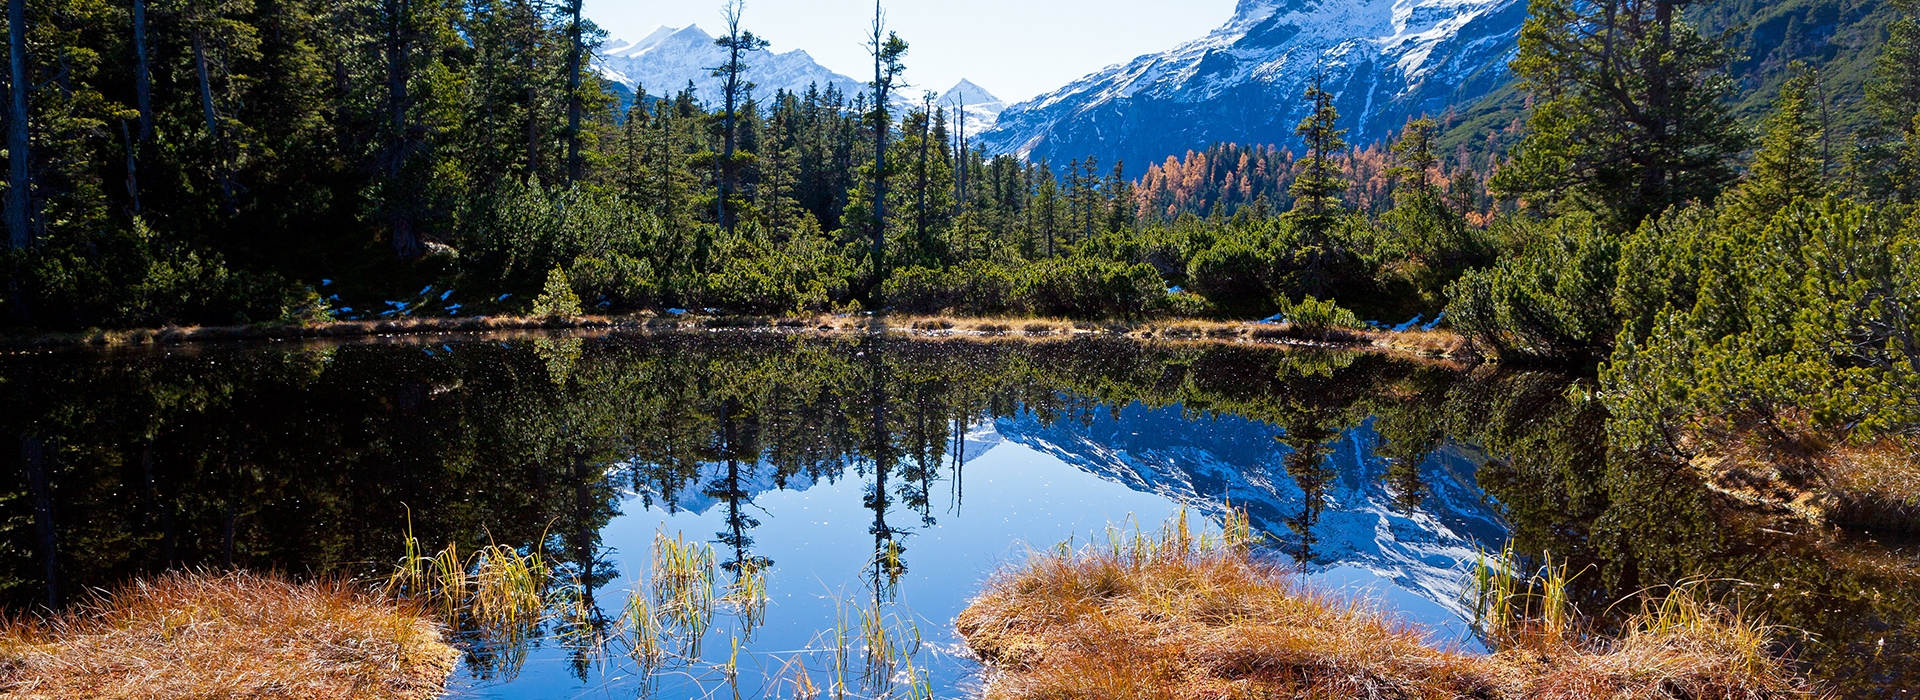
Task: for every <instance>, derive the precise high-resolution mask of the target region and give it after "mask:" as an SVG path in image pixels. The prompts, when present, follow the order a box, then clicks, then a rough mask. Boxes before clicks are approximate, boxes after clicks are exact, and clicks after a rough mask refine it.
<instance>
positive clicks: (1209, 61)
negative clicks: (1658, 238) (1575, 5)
mask: <svg viewBox="0 0 1920 700" xmlns="http://www.w3.org/2000/svg"><path fill="white" fill-rule="evenodd" d="M1525 17H1526V3H1525V2H1522V0H1358V1H1357V2H1330V1H1328V0H1242V2H1241V3H1240V4H1239V5H1238V7H1237V8H1236V10H1235V13H1234V16H1233V18H1231V19H1230V20H1229V21H1228V22H1227V23H1226V24H1224V25H1223V26H1221V27H1220V28H1218V29H1215V30H1214V31H1212V32H1211V33H1209V34H1208V35H1206V36H1205V37H1202V38H1199V39H1196V40H1193V41H1190V42H1187V43H1185V44H1182V45H1180V46H1177V47H1175V48H1173V49H1170V50H1168V51H1165V52H1160V53H1154V54H1147V55H1144V56H1141V57H1139V58H1135V59H1133V60H1132V61H1129V62H1126V63H1122V64H1116V65H1114V66H1109V67H1108V68H1105V69H1102V70H1101V71H1099V72H1096V73H1094V74H1092V75H1090V76H1088V77H1085V78H1082V79H1080V80H1078V81H1075V82H1073V83H1071V84H1069V85H1067V86H1066V87H1063V88H1061V89H1060V90H1057V91H1055V92H1052V93H1048V94H1046V95H1041V96H1039V97H1036V98H1034V99H1033V100H1029V101H1027V102H1024V103H1021V104H1018V105H1014V106H1012V107H1009V108H1008V109H1007V111H1006V112H1005V113H1003V114H1002V115H1001V119H1000V122H999V124H998V125H997V126H996V127H995V128H994V129H993V130H992V131H990V132H988V133H987V134H984V135H983V136H982V139H981V141H982V143H983V145H985V146H986V147H987V148H988V149H989V150H993V151H998V152H1004V153H1012V154H1015V155H1020V156H1024V157H1027V158H1030V159H1033V160H1048V161H1054V162H1059V161H1064V160H1066V159H1068V158H1079V157H1082V156H1084V155H1086V154H1090V153H1091V154H1099V155H1103V156H1104V157H1106V158H1108V159H1109V160H1110V161H1111V160H1112V159H1120V160H1123V161H1125V162H1126V163H1127V164H1128V166H1129V168H1128V170H1129V173H1130V174H1136V175H1137V174H1138V173H1139V172H1142V171H1144V170H1145V168H1146V166H1148V165H1150V164H1154V163H1158V162H1160V161H1162V160H1164V159H1165V158H1167V157H1170V156H1177V155H1180V154H1183V153H1185V152H1186V151H1188V150H1191V149H1198V148H1204V147H1206V146H1207V145H1209V144H1212V143H1222V142H1228V143H1245V144H1255V143H1257V144H1276V145H1292V144H1294V143H1295V142H1296V141H1297V138H1296V137H1295V135H1294V128H1295V126H1296V125H1297V124H1298V123H1299V121H1300V119H1302V118H1304V117H1305V115H1306V112H1307V105H1306V102H1305V100H1304V97H1303V96H1304V93H1305V90H1306V86H1307V84H1308V81H1309V80H1310V79H1311V78H1312V77H1313V76H1314V75H1316V74H1319V75H1324V77H1325V78H1326V84H1327V87H1328V91H1329V92H1332V93H1333V94H1334V95H1335V105H1336V106H1337V107H1338V108H1339V109H1340V110H1341V113H1342V114H1343V115H1345V117H1344V118H1343V120H1342V124H1341V126H1342V127H1344V128H1347V129H1348V130H1349V137H1350V139H1351V140H1353V141H1355V142H1368V141H1373V140H1378V139H1381V138H1384V137H1385V136H1386V135H1387V134H1389V133H1391V132H1392V131H1393V130H1395V129H1397V128H1398V127H1399V126H1400V125H1402V124H1404V123H1405V122H1406V121H1407V120H1408V119H1410V118H1413V117H1417V116H1420V115H1421V114H1435V115H1438V113H1440V112H1441V111H1443V110H1445V109H1446V108H1447V107H1448V106H1450V105H1454V104H1463V103H1470V102H1473V101H1476V100H1478V99H1480V98H1481V97H1484V96H1485V95H1487V94H1490V93H1492V92H1493V91H1495V90H1497V89H1498V88H1500V87H1502V86H1504V85H1506V84H1507V83H1508V82H1509V81H1510V77H1511V76H1510V74H1509V73H1508V72H1507V69H1506V64H1507V62H1508V61H1509V60H1510V58H1511V56H1512V54H1513V51H1514V46H1515V45H1516V43H1517V37H1518V32H1519V29H1520V26H1521V24H1522V23H1523V22H1524V20H1525Z"/></svg>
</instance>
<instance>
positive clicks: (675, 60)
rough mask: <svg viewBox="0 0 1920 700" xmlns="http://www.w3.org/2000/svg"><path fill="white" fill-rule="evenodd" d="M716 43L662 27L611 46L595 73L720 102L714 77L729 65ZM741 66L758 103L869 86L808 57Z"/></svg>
mask: <svg viewBox="0 0 1920 700" xmlns="http://www.w3.org/2000/svg"><path fill="white" fill-rule="evenodd" d="M713 41H714V38H713V35H711V34H708V33H706V31H704V30H702V29H700V27H699V26H698V25H695V26H690V27H687V28H685V29H674V28H671V27H661V28H660V29H658V30H655V31H654V32H653V33H652V34H649V35H647V37H646V38H644V39H641V40H639V41H635V42H627V41H618V40H615V41H610V42H608V43H607V45H606V46H605V47H604V48H602V49H601V51H600V55H599V57H598V58H597V59H596V60H595V68H597V69H599V71H600V74H601V75H604V76H606V78H607V79H608V80H611V81H613V82H616V83H620V84H622V85H626V86H627V87H630V88H635V89H636V90H638V89H640V88H644V89H645V90H646V91H647V93H648V94H651V95H654V96H656V97H657V96H662V95H672V94H675V93H678V92H679V91H680V90H682V89H684V88H685V87H686V86H687V84H688V83H689V82H691V83H693V85H694V87H695V88H696V90H697V95H698V96H699V98H700V99H702V100H705V101H708V102H713V101H715V100H717V99H719V98H720V88H721V85H722V81H721V79H720V78H717V77H714V75H713V71H714V69H715V68H716V67H718V66H720V65H723V64H725V63H726V62H727V51H726V49H723V48H721V47H720V46H718V45H716V44H714V43H713ZM743 62H745V63H746V64H747V68H748V69H747V73H746V77H747V80H748V81H749V82H751V83H753V84H754V86H755V87H754V95H756V96H757V97H758V98H759V99H768V98H771V97H772V96H773V93H774V92H775V91H777V90H785V91H787V92H791V93H801V94H804V93H805V92H806V91H807V90H808V89H809V88H812V87H818V88H819V89H820V90H823V91H824V90H826V89H827V87H828V86H829V85H831V86H833V87H834V88H836V89H838V90H839V91H840V92H841V93H843V94H846V95H847V96H848V99H852V96H853V95H854V94H856V93H858V92H860V91H862V90H865V89H866V83H864V82H862V81H859V80H856V79H854V78H850V77H847V76H845V75H841V74H839V73H835V72H833V71H831V70H828V69H827V68H826V67H825V66H822V65H820V64H819V63H818V62H816V61H814V60H813V57H812V56H810V55H808V54H807V52H805V51H799V50H795V51H788V52H786V53H775V52H773V51H771V50H761V51H755V52H753V53H751V54H749V55H748V56H746V57H745V58H744V59H743Z"/></svg>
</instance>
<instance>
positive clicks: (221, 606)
mask: <svg viewBox="0 0 1920 700" xmlns="http://www.w3.org/2000/svg"><path fill="white" fill-rule="evenodd" d="M457 658H458V654H457V652H455V651H454V650H453V648H452V647H449V646H447V645H446V643H445V642H444V641H443V640H442V638H441V632H440V630H439V628H437V627H436V626H435V625H434V624H432V623H430V622H428V621H426V620H425V619H423V618H422V617H421V616H420V615H419V614H418V613H417V612H416V611H414V610H411V609H408V608H405V607H401V606H397V605H395V604H394V603H392V602H389V601H387V600H384V599H380V598H376V597H373V596H371V595H369V594H366V593H363V592H361V591H358V590H356V589H354V588H352V587H351V586H348V585H346V584H338V583H314V584H295V583H290V582H288V581H285V580H282V579H279V578H273V577H265V576H255V575H249V574H227V575H209V574H168V575H165V576H162V577H160V578H158V579H155V580H152V581H145V582H140V583H135V584H132V585H130V586H128V587H126V588H125V589H123V590H121V591H119V592H117V593H114V594H112V595H110V596H106V597H103V598H100V599H97V600H94V601H91V602H89V603H87V604H84V605H80V606H76V607H75V608H73V609H71V610H68V611H65V612H63V613H61V614H59V615H57V616H54V617H50V618H45V619H36V620H18V621H12V622H9V623H7V625H6V626H5V628H4V629H0V696H4V697H7V698H19V699H21V700H42V699H44V700H56V699H58V700H69V699H74V698H143V699H152V700H175V699H178V700H186V699H188V698H194V699H198V698H288V699H293V698H298V699H300V700H428V699H430V698H437V697H439V696H440V695H442V694H443V692H444V690H445V683H446V679H447V677H448V676H449V675H450V674H451V673H452V671H453V668H454V662H455V661H456V660H457Z"/></svg>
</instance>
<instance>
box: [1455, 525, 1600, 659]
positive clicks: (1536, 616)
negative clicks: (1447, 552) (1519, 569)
mask: <svg viewBox="0 0 1920 700" xmlns="http://www.w3.org/2000/svg"><path fill="white" fill-rule="evenodd" d="M1515 559H1516V557H1515V554H1514V549H1513V543H1512V542H1508V543H1507V545H1506V547H1505V548H1504V549H1502V550H1501V552H1500V554H1499V555H1497V557H1490V556H1489V555H1488V554H1487V553H1486V552H1485V551H1484V550H1483V551H1481V552H1479V553H1478V554H1477V555H1476V557H1475V562H1474V567H1473V570H1472V574H1471V576H1472V579H1471V580H1470V581H1469V586H1468V595H1469V597H1470V598H1471V600H1472V602H1473V604H1474V606H1473V607H1474V621H1473V628H1474V629H1476V630H1479V631H1480V632H1481V634H1482V635H1483V636H1484V637H1486V639H1487V640H1488V641H1490V642H1491V643H1493V644H1495V645H1513V644H1518V643H1521V642H1524V641H1528V640H1529V639H1533V640H1534V641H1543V642H1549V643H1561V642H1565V641H1568V640H1571V639H1573V638H1574V636H1576V635H1577V634H1578V632H1579V630H1577V629H1576V626H1577V625H1576V621H1577V619H1578V614H1579V613H1578V611H1577V610H1576V609H1575V608H1574V606H1573V603H1572V599H1571V597H1570V596H1569V594H1568V589H1569V587H1570V586H1571V585H1572V584H1573V582H1574V580H1575V579H1578V578H1579V576H1580V574H1577V573H1570V572H1569V568H1568V567H1569V565H1568V564H1567V563H1566V562H1564V561H1563V562H1561V563H1560V564H1559V565H1557V566H1556V565H1555V564H1554V560H1553V553H1551V552H1548V553H1546V555H1545V557H1544V559H1545V562H1544V564H1543V565H1542V566H1541V567H1540V569H1539V570H1538V571H1537V572H1536V573H1534V574H1531V575H1527V576H1520V575H1518V574H1515V573H1513V572H1512V571H1511V570H1510V567H1511V566H1512V562H1513V561H1515Z"/></svg>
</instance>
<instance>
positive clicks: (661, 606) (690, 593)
mask: <svg viewBox="0 0 1920 700" xmlns="http://www.w3.org/2000/svg"><path fill="white" fill-rule="evenodd" d="M714 568H715V567H714V554H713V547H711V546H708V545H705V544H701V543H698V542H688V541H687V539H686V535H685V534H676V535H674V536H673V537H668V536H667V535H666V533H664V532H663V533H660V534H659V535H657V536H655V537H654V539H653V570H652V593H653V604H654V610H656V611H657V612H658V613H659V616H660V620H661V622H662V623H664V625H665V626H666V627H668V628H669V629H670V631H671V634H674V635H685V637H686V640H685V641H686V642H687V646H688V650H689V652H688V654H689V655H690V656H695V657H698V656H699V655H700V651H699V650H700V642H701V640H702V639H703V638H704V637H705V636H706V634H707V630H708V629H710V628H711V627H712V626H713V608H714V595H713V579H714Z"/></svg>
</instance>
